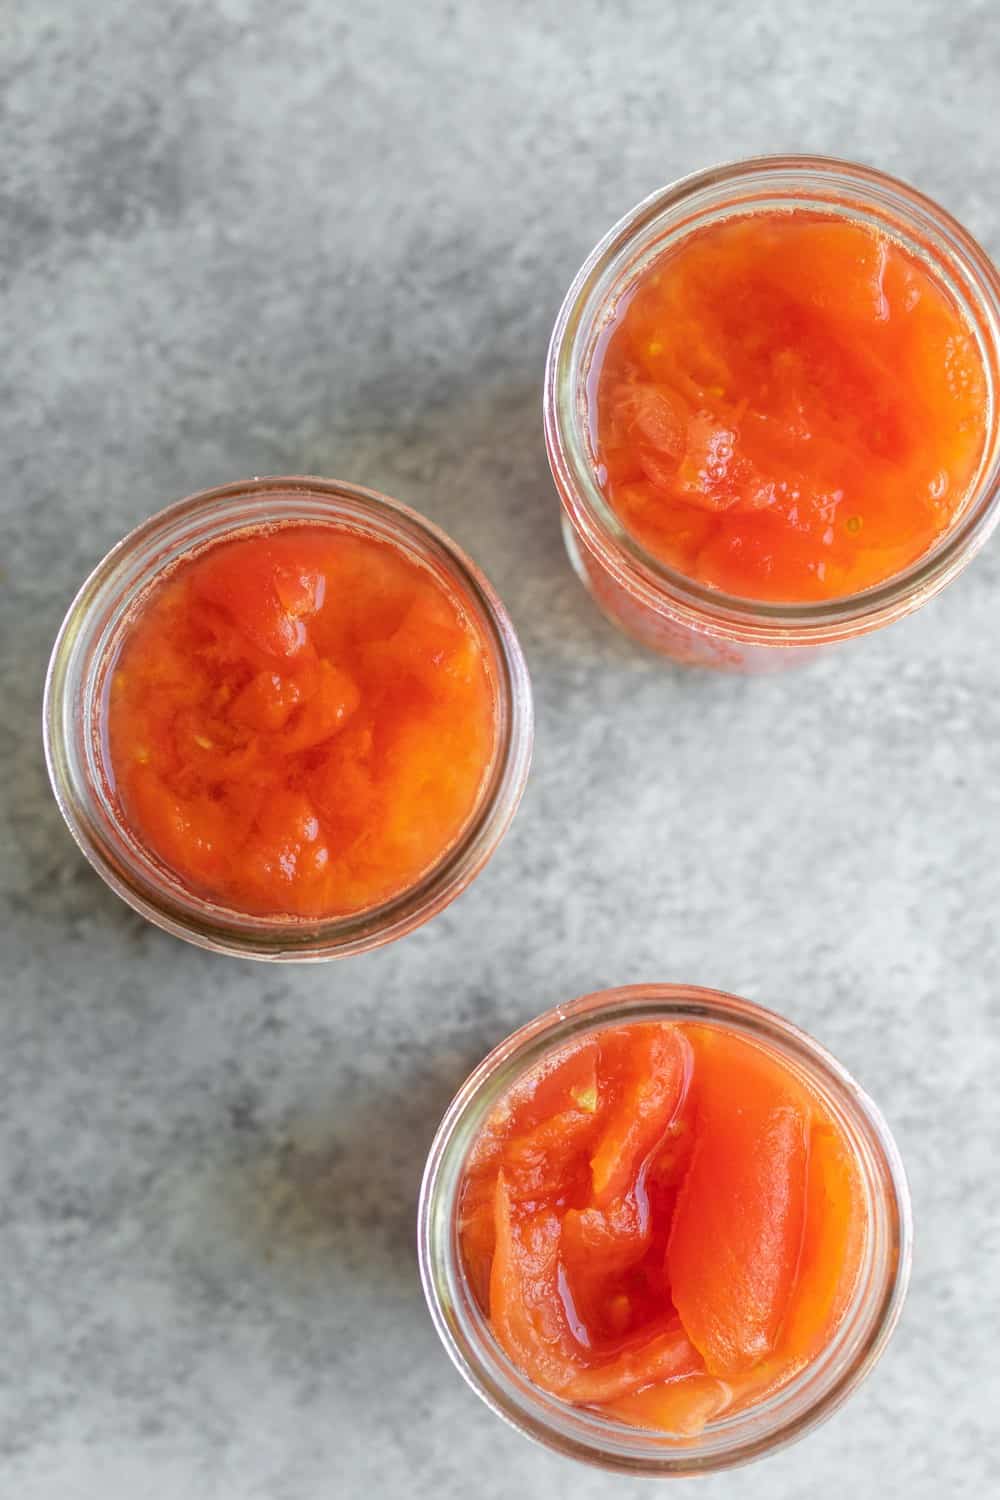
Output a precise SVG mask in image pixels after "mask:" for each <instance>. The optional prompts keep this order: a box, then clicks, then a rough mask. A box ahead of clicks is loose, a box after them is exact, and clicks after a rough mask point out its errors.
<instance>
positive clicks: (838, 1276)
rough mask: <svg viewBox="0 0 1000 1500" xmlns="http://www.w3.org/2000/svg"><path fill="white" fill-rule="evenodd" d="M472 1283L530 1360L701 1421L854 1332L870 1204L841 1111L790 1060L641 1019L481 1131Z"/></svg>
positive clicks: (641, 1404) (560, 1054)
mask: <svg viewBox="0 0 1000 1500" xmlns="http://www.w3.org/2000/svg"><path fill="white" fill-rule="evenodd" d="M459 1215H460V1245H461V1252H462V1257H463V1262H464V1266H465V1270H466V1274H467V1276H468V1278H469V1282H470V1285H471V1287H472V1289H473V1291H474V1294H475V1296H476V1298H477V1300H478V1301H479V1303H480V1305H481V1307H482V1308H483V1311H484V1312H485V1313H486V1315H487V1317H488V1319H489V1322H490V1325H491V1327H492V1329H493V1332H494V1334H495V1336H496V1338H497V1340H498V1342H499V1343H500V1345H501V1346H502V1348H503V1349H504V1350H505V1352H506V1353H507V1355H508V1356H509V1358H510V1359H511V1360H512V1361H513V1363H514V1364H515V1365H517V1366H518V1367H519V1369H521V1370H522V1371H523V1373H524V1374H525V1375H527V1376H528V1377H529V1378H530V1379H531V1380H533V1381H534V1382H535V1383H536V1384H537V1385H539V1386H541V1387H542V1388H543V1389H544V1390H546V1391H548V1392H549V1393H550V1394H552V1395H554V1396H558V1397H561V1398H562V1399H563V1400H565V1401H568V1402H570V1403H572V1404H574V1405H578V1406H587V1407H595V1408H597V1409H599V1410H600V1411H601V1412H602V1413H603V1414H604V1415H606V1416H610V1417H616V1418H618V1419H619V1420H620V1421H622V1422H624V1423H626V1424H628V1425H630V1426H635V1427H645V1428H654V1429H659V1430H664V1431H670V1432H677V1433H695V1432H698V1431H700V1430H701V1429H702V1428H703V1427H704V1426H705V1424H706V1423H707V1422H709V1421H712V1420H714V1419H717V1418H720V1417H723V1416H726V1415H729V1414H732V1413H733V1412H736V1411H739V1410H740V1409H742V1408H745V1407H747V1406H750V1405H752V1404H754V1403H756V1402H758V1401H760V1400H762V1399H763V1398H764V1396H765V1395H767V1394H768V1393H769V1392H771V1391H773V1390H775V1389H777V1388H778V1387H780V1386H781V1385H783V1384H785V1383H786V1382H787V1381H788V1380H790V1379H791V1378H792V1377H793V1376H794V1375H795V1374H796V1373H797V1372H798V1371H799V1370H801V1369H802V1368H804V1366H805V1365H807V1364H808V1363H809V1362H810V1361H811V1360H812V1359H814V1358H815V1357H816V1356H817V1355H818V1354H819V1353H820V1351H821V1350H822V1349H823V1348H824V1347H825V1346H826V1344H827V1343H828V1342H829V1340H830V1339H831V1337H832V1336H833V1334H834V1332H835V1330H836V1328H837V1326H838V1324H839V1322H840V1320H841V1318H842V1317H843V1314H844V1311H845V1309H846V1308H847V1307H848V1305H849V1303H850V1300H851V1295H852V1292H853V1290H854V1287H855V1284H856V1280H857V1275H858V1267H859V1265H860V1263H861V1258H862V1254H863V1250H864V1243H865V1222H866V1219H865V1204H864V1191H863V1187H862V1180H861V1176H860V1169H859V1165H858V1161H857V1158H856V1156H855V1153H854V1150H853V1148H852V1147H851V1145H850V1143H849V1141H848V1139H847V1138H846V1136H845V1134H844V1131H843V1129H842V1127H841V1126H840V1124H839V1122H838V1121H837V1120H836V1119H835V1118H834V1116H833V1114H832V1113H831V1111H830V1110H829V1109H828V1107H827V1106H826V1105H825V1104H824V1102H823V1101H822V1100H821V1099H820V1097H819V1096H818V1094H816V1093H814V1092H813V1091H812V1089H810V1088H808V1087H807V1086H806V1085H805V1084H804V1083H803V1082H802V1081H801V1080H800V1078H799V1077H798V1075H797V1074H795V1073H793V1072H792V1071H790V1069H789V1068H788V1067H787V1066H786V1065H785V1064H784V1063H783V1062H781V1061H780V1060H779V1058H778V1057H777V1055H776V1054H774V1053H772V1052H770V1051H769V1050H765V1049H764V1048H762V1047H759V1046H757V1045H756V1044H755V1043H753V1042H750V1041H748V1040H746V1039H744V1038H742V1037H740V1036H737V1035H734V1034H732V1033H728V1032H725V1031H723V1030H720V1029H718V1028H715V1027H710V1026H697V1025H690V1024H687V1023H684V1024H678V1025H671V1024H666V1023H638V1024H634V1025H629V1026H624V1027H620V1028H616V1029H613V1030H608V1031H602V1032H598V1033H594V1034H593V1035H591V1036H589V1037H587V1038H586V1039H584V1040H582V1041H579V1042H575V1043H572V1044H569V1045H568V1046H567V1047H565V1048H563V1049H560V1050H558V1051H557V1052H555V1053H554V1054H553V1055H552V1056H551V1057H549V1058H547V1059H545V1060H544V1061H543V1062H542V1063H541V1064H539V1065H537V1066H536V1067H535V1068H534V1069H533V1070H531V1071H529V1072H528V1073H527V1074H526V1075H525V1076H523V1077H522V1078H521V1079H520V1080H518V1082H517V1083H516V1084H515V1085H514V1086H513V1088H512V1089H511V1090H510V1091H509V1092H508V1094H507V1095H506V1096H505V1097H504V1099H503V1100H502V1101H501V1103H500V1104H499V1105H498V1106H497V1108H496V1109H495V1110H494V1112H493V1114H492V1116H491V1117H490V1119H489V1120H488V1122H487V1124H486V1126H485V1127H484V1129H483V1131H482V1133H481V1135H480V1136H479V1138H478V1140H477V1141H476V1143H475V1145H474V1147H473V1150H472V1152H471V1154H470V1158H469V1161H468V1164H467V1167H466V1175H465V1178H464V1182H463V1187H462V1191H461V1197H460V1206H459Z"/></svg>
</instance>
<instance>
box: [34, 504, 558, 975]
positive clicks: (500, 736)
mask: <svg viewBox="0 0 1000 1500" xmlns="http://www.w3.org/2000/svg"><path fill="white" fill-rule="evenodd" d="M303 524H308V525H328V526H339V527H342V528H343V527H347V528H349V529H352V530H355V531H358V532H360V533H362V534H369V535H372V536H375V537H377V538H379V539H382V540H387V541H390V542H392V543H393V544H394V545H396V546H397V547H398V548H400V549H401V550H402V551H404V552H405V553H406V554H407V555H408V556H410V557H412V558H413V560H414V561H416V562H418V563H419V564H420V565H421V566H422V567H424V568H426V569H427V570H428V571H430V572H431V573H432V575H433V576H435V578H436V579H437V580H438V581H439V582H440V583H441V584H442V585H443V586H444V587H445V588H446V589H447V591H448V592H449V594H451V595H452V596H453V597H455V598H456V600H457V602H458V603H459V604H460V606H461V608H462V610H463V611H464V612H465V613H466V614H467V615H468V616H469V618H470V620H471V623H472V625H473V627H474V628H475V629H476V631H477V634H478V635H479V636H480V639H481V640H482V642H483V644H484V647H485V648H486V650H487V652H488V661H489V671H490V677H491V681H492V685H493V691H494V728H495V739H494V748H493V755H492V758H491V761H490V764H489V766H488V768H487V770H486V772H485V773H484V783H483V786H482V788H481V790H480V794H479V799H478V802H477V804H476V807H475V809H474V811H473V812H472V814H471V815H470V817H469V819H468V821H467V823H466V825H465V826H464V828H463V829H462V830H461V832H460V833H459V834H458V836H457V837H456V838H455V840H454V841H453V842H452V843H451V844H450V845H449V846H448V847H447V848H446V849H445V850H444V851H443V852H442V854H441V856H440V858H439V859H438V860H437V861H436V862H435V863H434V864H433V865H431V866H430V867H429V868H428V869H427V870H426V871H425V872H424V873H423V874H422V875H421V876H420V877H419V878H418V879H417V880H416V881H415V882H413V883H412V884H411V885H409V886H408V887H406V888H405V889H404V890H403V891H401V892H399V893H398V894H397V895H394V896H392V897H391V898H389V899H388V900H385V901H382V902H379V903H377V904H375V905H372V906H369V907H365V908H363V909H362V910H360V911H357V912H351V913H348V914H343V915H335V916H331V917H323V918H300V917H293V916H289V915H282V914H277V915H255V914H250V913H246V912H242V911H239V910H237V909H234V908H230V907H227V906H226V905H224V904H223V903H219V902H215V901H212V900H210V899H206V898H202V897H200V896H198V895H196V894H194V893H193V892H192V891H190V890H189V889H188V888H187V887H186V885H185V883H184V882H183V881H182V880H181V879H180V877H178V876H177V875H175V874H174V873H173V872H172V871H171V870H170V869H169V868H168V867H167V866H166V865H165V864H163V863H162V862H161V861H159V860H158V859H157V858H155V857H154V856H153V855H151V854H150V852H149V851H148V850H146V849H145V848H144V847H142V845H141V844H140V842H139V841H138V839H137V838H136V837H135V836H134V834H133V832H132V830H131V828H130V826H129V821H128V818H127V817H126V816H124V814H123V812H122V810H121V807H120V804H119V803H118V799H117V797H116V796H115V794H114V792H113V788H112V784H111V782H110V780H109V777H108V775H107V770H106V765H105V760H106V755H105V751H104V747H103V746H102V743H101V734H100V722H101V715H102V713H103V712H104V708H103V695H104V687H105V679H106V676H107V673H108V671H109V669H110V668H111V666H112V664H113V661H114V659H115V657H116V655H117V651H118V648H119V646H120V642H121V638H122V633H123V630H124V629H125V628H126V627H127V623H128V620H129V618H130V617H132V616H133V615H134V612H135V610H136V608H137V607H138V605H139V604H140V602H141V600H142V598H143V597H144V596H145V595H146V594H147V593H148V590H149V589H150V588H151V587H152V586H154V585H155V583H156V582H157V581H158V580H159V579H160V578H162V576H163V575H164V573H165V572H167V571H168V570H169V569H170V568H172V567H173V566H175V565H176V564H177V563H179V562H180V561H181V560H182V559H184V558H187V557H189V556H191V555H193V554H195V553H197V552H200V551H203V550H205V549H206V548H207V547H210V546H211V545H213V544H214V543H216V542H219V541H222V540H226V539H232V538H234V537H237V536H239V535H248V534H252V533H254V532H258V531H262V530H274V529H278V528H281V527H284V526H294V525H303ZM532 730H533V717H532V701H531V685H530V680H529V677H528V670H527V666H526V664H525V661H524V656H523V653H522V651H521V648H520V645H519V643H518V640H517V636H516V634H515V632H514V627H513V625H512V623H511V621H510V618H509V616H508V615H507V612H506V610H505V608H504V606H503V604H502V603H501V601H500V599H499V597H498V596H497V594H496V593H495V592H494V590H493V588H492V586H491V585H490V584H489V582H488V581H487V580H486V578H485V577H484V576H483V574H482V573H481V572H480V571H479V569H478V568H477V567H476V566H475V564H474V563H473V562H472V561H471V560H470V559H469V558H468V557H467V556H466V555H465V553H464V552H462V551H461V549H460V548H459V547H458V546H457V545H456V544H455V543H454V542H453V541H452V540H451V538H450V537H448V536H447V535H446V534H445V533H444V532H443V531H441V530H439V528H438V527H436V526H435V525H433V523H432V522H430V521H428V520H426V519H425V518H424V517H423V516H421V515H419V514H418V513H417V512H416V511H413V510H411V509H410V508H409V507H407V506H405V505H402V504H400V503H399V502H398V501H396V500H391V499H389V498H388V497H387V496H385V495H381V494H379V493H378V492H377V491H374V490H369V489H365V488H363V487H362V486H359V485H353V484H347V483H343V482H340V481H337V480H329V479H321V478H314V477H312V476H299V475H296V476H291V477H276V478H255V479H252V480H247V481H237V482H236V483H233V484H229V485H224V486H220V487H218V488H215V489H211V490H204V491H202V492H200V493H198V494H196V495H193V496H191V497H189V498H188V499H185V500H181V501H178V502H176V503H175V504H173V505H170V506H167V507H166V508H165V509H164V510H161V511H159V512H157V513H156V514H155V515H153V516H151V517H150V518H149V519H148V520H146V521H144V522H143V523H142V524H141V525H140V526H138V527H137V528H136V529H135V530H134V531H132V532H130V533H129V534H128V535H127V536H126V537H124V538H123V539H122V540H121V541H120V542H119V543H118V544H117V545H116V546H115V547H113V548H112V549H111V551H110V552H109V553H108V554H107V555H106V556H105V557H104V558H103V559H102V561H101V562H99V563H98V565H97V567H96V568H95V569H94V570H93V572H92V573H91V575H90V577H89V578H88V579H87V580H86V582H85V583H84V584H83V586H82V587H81V589H80V591H79V592H78V594H77V596H76V598H75V599H74V600H73V602H72V604H71V605H70V607H69V610H68V611H67V613H66V616H65V618H64V620H63V623H62V626H61V628H60V631H59V634H58V636H57V638H56V641H55V645H54V647H53V650H52V655H51V658H50V661H49V668H48V673H47V675H46V681H45V693H44V706H43V741H44V749H45V758H46V763H47V766H48V771H49V778H50V781H51V784H52V789H53V792H54V794H55V797H56V801H57V803H58V805H59V808H60V811H61V812H62V814H63V818H64V819H65V821H66V824H67V826H68V827H69V830H70V832H71V833H72V835H73V837H74V838H75V840H76V842H77V843H78V845H79V846H80V848H81V850H82V851H83V853H84V855H85V856H86V857H87V859H88V860H89V861H90V863H91V864H92V865H93V866H94V868H95V869H96V870H97V872H98V874H99V875H101V877H102V878H103V879H104V881H105V882H106V883H107V884H108V885H109V886H110V887H111V889H112V890H114V891H115V892H116V893H117V894H118V895H119V896H121V897H122V898H123V900H125V901H126V902H127V903H128V904H129V905H130V906H131V907H133V909H134V910H136V911H138V912H139V913H140V914H141V915H142V916H144V917H146V918H148V920H150V921H151V922H153V923H155V924H156V925H157V926H159V927H162V928H164V929H165V930H166V931H168V932H171V933H173V934H174V935H175V936H178V937H182V938H185V939H187V940H188V941H189V942H193V943H195V944H198V945H199V946H202V947H206V948H210V949H213V950H215V951H218V952H225V953H230V954H234V955H237V956H240V957H245V958H260V959H276V960H290V959H301V960H320V959H325V958H332V957H343V956H348V955H350V954H354V953H359V952H362V951H364V950H366V949H369V948H373V947H376V946H380V945H381V944H383V943H386V942H389V941H391V940H393V939H394V938H397V937H401V936H403V935H404V934H405V933H407V932H409V931H411V930H412V929H413V928H415V927H417V926H419V925H421V924H422V923H423V922H425V921H427V920H428V919H429V918H430V917H431V916H433V915H434V914H435V913H436V912H438V911H440V910H441V909H442V908H443V907H444V906H446V905H447V904H448V903H449V902H450V901H452V900H453V899H454V898H455V897H456V896H457V895H458V894H459V893H460V892H461V891H462V890H463V889H464V888H465V886H466V885H468V884H469V883H470V881H471V880H473V879H474V878H475V876H476V875H477V874H478V873H479V871H480V869H481V868H482V867H483V865H484V864H485V863H486V861H487V860H488V859H489V857H490V855H491V854H492V853H493V851H494V849H495V848H496V846H497V844H498V843H499V842H500V840H501V839H502V837H503V835H504V833H505V832H506V830H507V828H508V826H509V824H510V822H511V820H512V818H513V816H514V813H515V812H516V810H517V806H518V803H519V802H520V799H521V795H522V793H523V790H524V786H525V783H526V780H527V775H528V769H529V766H530V761H531V748H532ZM102 757H103V758H102Z"/></svg>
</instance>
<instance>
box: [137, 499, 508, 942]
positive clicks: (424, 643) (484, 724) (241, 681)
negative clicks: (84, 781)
mask: <svg viewBox="0 0 1000 1500" xmlns="http://www.w3.org/2000/svg"><path fill="white" fill-rule="evenodd" d="M493 716H494V710H493V692H492V687H491V684H490V680H489V677H488V674H487V669H486V666H485V663H484V660H483V651H482V643H481V640H480V637H479V635H478V633H477V631H476V630H475V629H473V627H472V625H471V624H470V623H469V621H468V620H467V619H466V617H465V615H464V613H463V611H462V610H461V609H460V607H459V605H458V603H457V601H456V600H455V599H453V598H452V597H451V596H450V594H448V593H447V592H446V591H445V589H444V587H443V586H442V585H440V584H439V583H438V582H437V580H436V579H432V578H431V577H430V575H429V574H428V573H427V572H426V570H425V569H423V568H422V567H420V566H419V565H418V564H417V563H416V562H414V561H412V560H411V559H410V558H409V557H408V556H407V555H406V554H405V553H404V552H403V551H402V550H401V549H400V548H397V547H396V546H395V545H394V544H392V543H390V542H388V541H383V540H378V539H375V538H372V537H364V536H360V535H358V534H356V533H354V532H352V531H348V530H346V529H344V528H340V527H336V526H322V527H320V526H311V525H301V526H300V525H292V526H289V527H286V528H283V529H280V530H278V531H273V532H259V533H252V534H250V535H246V536H243V537H240V538H238V539H236V540H233V541H222V542H218V543H216V544H214V545H213V546H210V547H209V548H207V549H206V550H205V551H204V552H202V553H198V554H195V555H194V556H193V557H191V558H188V559H186V560H184V561H182V562H181V563H180V564H178V565H177V567H176V568H175V569H174V570H173V571H172V572H171V573H170V574H168V575H167V577H166V578H165V579H163V580H162V581H161V582H160V583H159V584H156V585H154V586H153V588H152V589H151V591H150V593H149V594H148V596H147V597H146V599H145V600H144V601H143V604H142V607H141V608H140V610H139V611H138V613H137V615H136V618H135V619H134V620H133V621H132V623H131V625H130V627H129V629H128V631H127V633H126V636H125V639H124V642H123V645H122V648H121V651H120V653H119V657H118V661H117V663H116V668H115V671H114V673H113V677H112V684H111V689H110V692H109V700H108V740H109V747H110V755H111V765H112V769H113V772H114V779H115V783H116V791H117V794H118V797H119V799H120V802H121V806H122V810H123V814H124V816H125V818H126V820H127V821H128V822H129V824H130V825H131V827H132V829H133V831H134V833H135V835H136V836H137V837H138V838H139V839H141V840H142V842H143V843H145V844H146V845H147V846H148V848H149V849H150V850H151V851H152V853H153V854H154V855H156V856H157V857H158V858H159V859H160V860H161V861H162V862H163V863H164V864H165V865H167V866H168V867H169V868H170V870H171V871H172V872H173V873H174V874H175V875H176V876H177V877H178V878H180V879H181V880H182V881H184V882H185V884H187V885H188V886H189V888H190V889H191V890H192V891H193V892H194V893H195V894H197V895H199V896H201V897H204V898H207V899H209V900H212V901H217V902H220V903H222V904H224V905H227V906H229V907H231V908H233V909H235V910H237V911H243V912H247V913H252V914H264V915H290V916H298V917H307V918H322V917H327V916H337V915H341V914H347V913H349V912H353V911H357V910H359V909H363V908H365V907H369V906H372V905H374V904H376V903H378V902H381V901H384V900H387V899H389V898H390V897H392V896H394V895H396V894H398V893H399V892H400V891H402V890H404V889H406V888H407V887H408V886H409V885H411V884H412V883H413V882H414V881H416V880H417V879H419V878H420V877H421V876H422V875H423V874H424V873H425V872H426V870H427V869H428V868H429V867H430V866H431V865H433V863H434V862H435V861H436V860H437V859H438V858H440V857H441V855H442V854H443V853H444V852H445V851H446V850H447V849H448V848H449V847H450V846H451V844H452V843H453V842H454V840H455V838H456V836H457V835H458V834H459V833H460V832H461V830H462V828H463V827H464V826H465V824H466V823H467V821H468V819H469V817H470V816H471V814H472V813H473V811H474V809H475V806H476V804H477V801H478V798H479V796H480V794H481V790H482V786H483V782H484V773H485V769H486V767H487V766H488V764H489V761H490V758H491V756H492V753H493V740H494V724H493Z"/></svg>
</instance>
